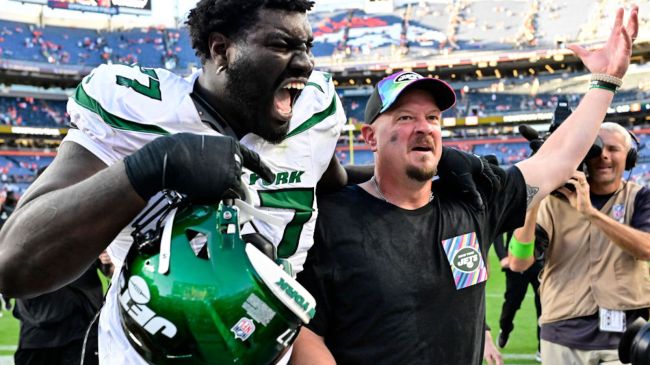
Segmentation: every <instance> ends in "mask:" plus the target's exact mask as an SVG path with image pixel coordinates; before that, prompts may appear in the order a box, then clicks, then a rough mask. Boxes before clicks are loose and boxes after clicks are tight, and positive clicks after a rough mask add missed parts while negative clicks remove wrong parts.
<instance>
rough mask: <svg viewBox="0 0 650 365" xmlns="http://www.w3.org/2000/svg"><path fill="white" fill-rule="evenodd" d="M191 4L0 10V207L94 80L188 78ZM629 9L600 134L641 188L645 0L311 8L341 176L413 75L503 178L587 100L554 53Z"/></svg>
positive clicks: (527, 334) (514, 349)
mask: <svg viewBox="0 0 650 365" xmlns="http://www.w3.org/2000/svg"><path fill="white" fill-rule="evenodd" d="M195 3H196V1H190V0H119V1H118V0H106V1H100V0H65V1H64V0H49V1H48V0H0V9H2V10H0V172H1V174H0V184H1V185H0V203H1V202H4V200H5V198H6V197H7V196H9V195H11V196H12V199H20V197H21V196H22V195H23V194H25V192H26V191H27V189H28V188H29V186H30V185H31V183H32V182H33V181H34V180H35V179H36V177H37V174H38V173H39V171H42V169H43V168H45V167H47V166H48V165H49V164H51V163H52V161H53V159H54V158H55V156H56V154H57V150H58V148H59V146H60V144H61V141H62V140H63V138H64V137H65V136H66V135H67V134H68V131H69V129H70V128H71V127H72V126H71V124H70V122H71V121H70V115H69V114H68V111H67V103H68V100H69V98H71V97H73V95H74V94H75V92H76V88H77V86H78V85H79V84H80V83H81V82H82V81H83V80H84V78H85V77H86V76H88V75H89V74H90V73H91V71H92V70H93V69H94V68H96V67H98V66H99V65H102V64H126V65H137V66H140V67H142V68H145V69H146V68H162V69H166V70H169V71H171V72H173V73H176V74H178V75H180V76H183V77H186V76H188V75H190V74H192V73H193V72H194V71H195V70H197V69H199V68H201V60H200V59H199V57H197V55H196V54H195V51H194V50H193V49H192V46H191V41H190V34H189V31H188V29H187V27H186V25H185V20H186V18H187V14H188V11H189V10H190V9H191V8H192V7H193V6H194V5H195ZM633 4H638V5H639V8H640V11H639V35H638V38H637V39H636V40H635V42H634V44H633V48H632V57H631V64H630V66H629V70H628V71H627V74H626V75H625V77H624V79H623V85H622V87H621V88H620V89H619V90H618V91H617V92H616V94H615V97H614V101H613V103H612V105H611V106H610V107H609V109H608V111H607V115H606V118H605V121H609V122H615V123H618V124H620V125H622V126H624V127H625V128H626V129H628V130H629V131H630V132H632V133H633V134H634V135H635V136H636V137H637V138H638V143H637V142H635V143H634V146H633V147H634V148H635V149H636V150H637V151H638V161H637V163H636V166H634V168H633V169H631V170H629V171H625V173H624V176H623V179H624V180H630V181H633V182H636V183H638V184H640V185H643V186H646V187H648V186H650V64H648V60H649V59H650V1H648V0H639V1H637V2H633V1H628V0H620V1H614V0H346V1H340V0H316V4H315V7H314V8H313V9H312V10H311V12H310V13H309V14H308V16H309V20H310V23H311V27H312V33H313V37H314V41H313V49H312V52H313V55H314V57H315V65H316V66H315V68H316V69H317V70H320V71H324V72H326V73H329V74H331V76H332V79H333V83H334V85H335V87H336V93H337V94H338V96H339V98H340V100H341V102H342V105H343V108H344V111H345V115H346V118H347V123H346V125H345V126H344V128H343V131H342V133H341V136H340V138H339V140H338V142H337V145H336V157H337V158H338V159H339V161H340V162H341V163H342V164H343V165H368V164H373V163H374V157H373V152H372V149H371V147H370V146H369V145H367V144H366V143H365V141H364V138H363V136H362V134H361V128H362V126H363V125H364V123H365V121H364V111H365V108H366V104H367V102H368V99H369V97H370V95H371V94H372V92H373V88H374V86H375V85H376V84H377V82H379V81H380V80H381V79H382V78H384V77H386V76H387V75H390V74H392V73H394V72H398V71H414V72H417V73H419V74H421V75H423V76H425V77H429V78H436V79H441V80H444V81H446V82H448V83H449V84H450V85H451V86H452V87H453V89H454V91H455V93H456V96H457V101H456V104H455V105H454V106H453V107H452V108H451V109H449V110H447V111H445V112H444V114H443V115H442V122H441V123H442V130H443V132H442V133H443V144H444V145H445V146H449V147H454V148H457V149H460V150H462V151H465V152H471V153H474V154H476V155H480V156H485V155H494V156H495V157H496V160H497V161H498V163H499V165H500V166H502V167H504V168H508V167H511V166H512V165H514V164H515V163H517V162H520V161H522V160H524V159H526V158H528V157H529V156H530V155H531V148H530V147H529V141H528V140H527V139H526V138H524V136H522V135H521V134H520V126H522V125H527V126H529V127H531V128H532V129H534V130H535V131H537V132H538V133H539V134H540V135H545V134H546V133H547V132H548V130H549V127H550V125H551V123H552V122H553V119H554V112H555V110H556V108H557V106H558V100H566V101H568V107H569V108H570V109H571V110H575V108H576V107H577V106H578V105H579V103H580V101H581V98H582V96H583V95H584V94H585V92H586V91H587V90H588V88H589V80H590V72H589V70H588V69H586V68H585V66H584V65H583V63H582V62H581V61H580V59H579V58H578V57H577V56H576V55H574V53H573V52H572V51H571V50H569V49H568V48H567V46H568V45H571V44H576V43H577V44H580V45H582V46H583V47H585V48H587V49H595V48H597V47H600V46H602V44H603V43H605V42H606V41H607V38H608V36H609V34H610V29H611V26H612V24H613V22H614V15H615V13H616V9H617V8H619V7H624V8H626V9H629V8H630V7H631V6H632V5H633ZM107 87H108V86H107ZM556 118H557V117H556ZM2 212H4V211H2ZM2 212H0V214H6V213H2ZM5 219H6V217H5V218H4V219H3V222H4V220H5ZM349 224H351V225H353V224H354V222H349ZM35 229H36V227H35ZM0 253H1V252H0ZM61 264H62V265H65V263H61ZM489 271H490V274H489V280H488V282H487V290H486V311H487V318H486V322H487V324H488V325H489V326H490V327H491V328H492V337H493V338H494V339H495V340H496V338H497V335H498V333H499V315H500V312H501V306H502V303H503V300H504V290H505V277H504V274H503V273H502V272H501V270H500V267H499V260H498V258H497V257H496V255H495V254H494V252H493V251H491V253H490V258H489ZM98 275H100V276H101V278H102V281H103V284H104V285H107V281H108V279H107V278H106V277H105V276H104V275H103V274H101V273H99V272H98ZM532 295H533V294H532V289H529V291H528V294H527V296H526V298H525V300H524V302H523V304H522V308H521V310H520V311H519V312H518V314H517V316H516V318H515V329H514V332H512V334H511V335H510V341H509V342H508V345H507V346H506V347H504V348H499V351H501V353H502V355H503V359H504V363H505V364H513V365H514V364H536V363H539V362H538V361H537V360H536V353H537V351H538V349H537V338H536V316H535V309H534V304H533V299H532ZM0 304H2V302H0ZM10 304H11V302H8V303H7V306H9V305H10ZM19 326H20V324H19V321H18V320H16V319H15V318H13V316H12V313H11V311H10V310H6V309H5V308H0V365H9V364H12V365H13V364H14V358H13V355H14V353H15V351H16V349H17V348H18V346H19V342H18V341H19ZM484 363H487V362H484ZM459 365H460V364H459Z"/></svg>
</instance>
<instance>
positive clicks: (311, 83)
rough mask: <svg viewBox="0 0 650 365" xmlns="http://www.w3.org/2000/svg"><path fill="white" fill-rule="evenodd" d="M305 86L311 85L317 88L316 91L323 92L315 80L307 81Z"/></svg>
mask: <svg viewBox="0 0 650 365" xmlns="http://www.w3.org/2000/svg"><path fill="white" fill-rule="evenodd" d="M307 86H313V87H315V88H316V89H318V91H320V92H322V93H324V91H323V88H322V87H320V85H318V84H317V83H315V82H311V81H309V82H308V83H307V84H306V85H305V87H307Z"/></svg>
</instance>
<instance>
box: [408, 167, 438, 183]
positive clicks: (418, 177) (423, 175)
mask: <svg viewBox="0 0 650 365" xmlns="http://www.w3.org/2000/svg"><path fill="white" fill-rule="evenodd" d="M436 173H438V169H437V168H435V167H433V168H424V167H422V168H418V167H415V166H413V165H408V166H406V176H408V177H409V178H410V179H413V180H415V181H419V182H425V181H429V180H431V179H433V177H434V176H436Z"/></svg>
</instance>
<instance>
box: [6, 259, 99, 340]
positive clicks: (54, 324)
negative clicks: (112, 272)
mask: <svg viewBox="0 0 650 365" xmlns="http://www.w3.org/2000/svg"><path fill="white" fill-rule="evenodd" d="M97 265H98V262H95V263H93V264H92V265H91V266H90V267H89V268H88V270H86V272H84V273H83V274H82V275H81V276H80V277H79V278H78V279H77V280H75V281H74V282H72V283H70V284H68V285H66V286H64V287H63V288H61V289H58V290H55V291H53V292H50V293H47V294H43V295H40V296H37V297H34V298H29V299H17V300H16V306H15V307H14V316H15V317H16V318H18V319H19V320H20V340H19V341H20V343H19V347H20V348H21V349H42V348H52V347H59V346H64V345H66V344H68V343H70V342H72V341H74V340H79V339H82V338H83V337H84V336H85V334H86V329H87V328H88V325H89V324H90V322H91V321H92V319H93V317H94V316H95V314H96V313H97V311H98V310H99V308H100V307H101V304H102V301H103V295H102V284H101V281H100V280H99V276H97Z"/></svg>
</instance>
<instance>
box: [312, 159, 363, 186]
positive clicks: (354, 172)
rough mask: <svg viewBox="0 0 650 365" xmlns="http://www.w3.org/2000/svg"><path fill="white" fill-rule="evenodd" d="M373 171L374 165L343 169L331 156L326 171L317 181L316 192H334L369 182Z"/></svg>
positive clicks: (351, 166)
mask: <svg viewBox="0 0 650 365" xmlns="http://www.w3.org/2000/svg"><path fill="white" fill-rule="evenodd" d="M374 171H375V166H374V165H359V166H356V165H348V166H345V167H344V166H343V165H341V163H340V162H339V159H338V158H336V155H332V158H331V160H330V163H329V165H328V166H327V170H325V173H323V176H321V178H320V181H318V186H317V188H318V191H323V192H326V191H335V190H337V189H340V188H342V187H343V186H345V185H352V184H360V183H362V182H365V181H368V180H370V178H371V177H372V175H373V174H374Z"/></svg>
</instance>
